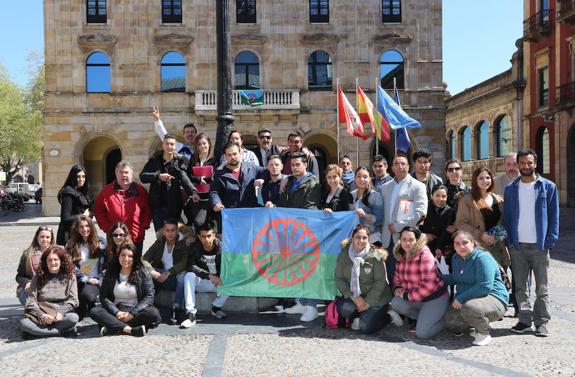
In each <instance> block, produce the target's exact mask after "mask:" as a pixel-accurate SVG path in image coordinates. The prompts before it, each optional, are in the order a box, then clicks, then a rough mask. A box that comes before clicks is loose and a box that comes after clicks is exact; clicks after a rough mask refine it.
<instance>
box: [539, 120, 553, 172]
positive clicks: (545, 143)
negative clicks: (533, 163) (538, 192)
mask: <svg viewBox="0 0 575 377" xmlns="http://www.w3.org/2000/svg"><path fill="white" fill-rule="evenodd" d="M536 151H537V156H538V161H537V172H538V173H539V174H549V173H551V142H550V140H549V130H548V129H547V128H545V127H541V128H540V129H539V131H537V147H536Z"/></svg>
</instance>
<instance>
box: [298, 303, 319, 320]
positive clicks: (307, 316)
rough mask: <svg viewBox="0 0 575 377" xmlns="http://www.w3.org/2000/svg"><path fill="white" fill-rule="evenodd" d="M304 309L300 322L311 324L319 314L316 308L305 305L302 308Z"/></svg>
mask: <svg viewBox="0 0 575 377" xmlns="http://www.w3.org/2000/svg"><path fill="white" fill-rule="evenodd" d="M304 308H305V310H304V312H303V314H302V315H301V318H300V320H301V321H302V322H311V321H313V320H314V319H316V318H317V317H318V316H319V313H318V312H317V308H316V307H315V306H312V305H306V306H304Z"/></svg>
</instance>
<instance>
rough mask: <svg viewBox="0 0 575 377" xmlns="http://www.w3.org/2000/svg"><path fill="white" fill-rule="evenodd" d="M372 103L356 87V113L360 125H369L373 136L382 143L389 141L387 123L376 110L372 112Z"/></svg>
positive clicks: (359, 88)
mask: <svg viewBox="0 0 575 377" xmlns="http://www.w3.org/2000/svg"><path fill="white" fill-rule="evenodd" d="M374 108H375V107H374V106H373V103H372V102H371V101H370V100H369V98H368V97H367V96H366V95H365V93H364V92H363V90H362V89H361V87H360V86H359V85H357V112H358V114H359V119H360V120H361V123H362V124H363V125H364V126H365V124H366V123H369V124H371V130H372V132H373V133H374V134H375V136H376V137H377V138H378V139H379V140H381V141H383V142H386V141H389V138H390V134H389V123H387V120H386V119H385V118H384V117H383V115H381V114H380V113H379V112H378V111H377V110H375V111H374Z"/></svg>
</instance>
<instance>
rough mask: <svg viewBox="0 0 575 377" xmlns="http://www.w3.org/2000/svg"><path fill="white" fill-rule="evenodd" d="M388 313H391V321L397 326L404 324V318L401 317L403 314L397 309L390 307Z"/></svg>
mask: <svg viewBox="0 0 575 377" xmlns="http://www.w3.org/2000/svg"><path fill="white" fill-rule="evenodd" d="M387 314H389V316H390V317H391V323H393V324H394V325H395V326H397V327H401V326H403V320H402V319H401V316H400V315H399V314H398V313H397V312H396V311H395V310H393V309H389V311H388V312H387Z"/></svg>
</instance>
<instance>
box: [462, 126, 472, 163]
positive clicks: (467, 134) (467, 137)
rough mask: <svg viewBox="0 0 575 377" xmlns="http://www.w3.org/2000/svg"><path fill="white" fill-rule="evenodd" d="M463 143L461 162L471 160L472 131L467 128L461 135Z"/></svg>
mask: <svg viewBox="0 0 575 377" xmlns="http://www.w3.org/2000/svg"><path fill="white" fill-rule="evenodd" d="M459 140H460V141H461V161H469V160H471V129H470V128H469V127H467V126H465V127H464V128H463V129H462V130H461V132H460V133H459Z"/></svg>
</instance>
